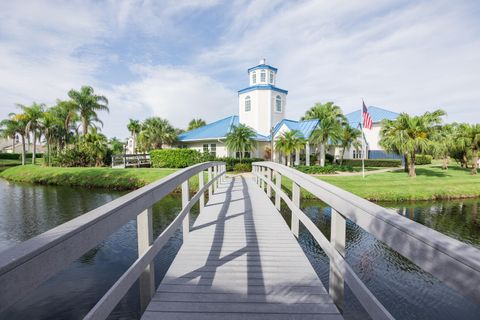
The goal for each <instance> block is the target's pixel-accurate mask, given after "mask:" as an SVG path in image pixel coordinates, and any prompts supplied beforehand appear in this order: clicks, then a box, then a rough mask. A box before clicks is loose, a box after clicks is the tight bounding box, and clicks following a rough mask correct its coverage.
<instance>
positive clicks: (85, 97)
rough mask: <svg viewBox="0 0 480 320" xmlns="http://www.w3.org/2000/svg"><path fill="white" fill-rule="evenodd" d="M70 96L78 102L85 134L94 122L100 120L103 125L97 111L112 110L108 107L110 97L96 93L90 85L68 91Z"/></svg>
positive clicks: (77, 106)
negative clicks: (78, 89)
mask: <svg viewBox="0 0 480 320" xmlns="http://www.w3.org/2000/svg"><path fill="white" fill-rule="evenodd" d="M68 96H69V97H70V98H71V99H72V100H73V101H74V102H75V104H76V110H77V111H78V112H79V114H80V119H81V121H82V127H83V134H84V135H86V134H87V133H88V128H89V127H90V126H92V124H93V122H99V123H100V124H102V125H103V123H102V121H100V119H99V118H98V115H97V111H107V112H109V111H110V110H109V109H108V99H107V98H106V97H105V96H101V95H96V94H95V92H94V90H93V88H92V87H90V86H83V87H81V88H80V91H76V90H74V89H72V90H70V91H69V92H68Z"/></svg>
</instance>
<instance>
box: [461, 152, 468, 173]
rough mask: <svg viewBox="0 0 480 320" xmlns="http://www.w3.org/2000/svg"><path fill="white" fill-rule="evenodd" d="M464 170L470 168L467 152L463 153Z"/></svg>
mask: <svg viewBox="0 0 480 320" xmlns="http://www.w3.org/2000/svg"><path fill="white" fill-rule="evenodd" d="M462 168H465V169H467V168H468V159H467V152H466V151H463V153H462Z"/></svg>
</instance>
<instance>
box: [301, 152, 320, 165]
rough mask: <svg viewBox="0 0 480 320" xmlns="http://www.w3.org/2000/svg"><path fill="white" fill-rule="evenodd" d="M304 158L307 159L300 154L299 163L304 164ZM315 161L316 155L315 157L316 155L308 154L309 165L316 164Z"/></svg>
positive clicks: (303, 154)
mask: <svg viewBox="0 0 480 320" xmlns="http://www.w3.org/2000/svg"><path fill="white" fill-rule="evenodd" d="M306 158H307V157H306V155H305V153H302V154H300V161H301V162H303V163H305V162H306ZM317 160H318V158H317V155H316V154H310V163H311V164H315V163H317Z"/></svg>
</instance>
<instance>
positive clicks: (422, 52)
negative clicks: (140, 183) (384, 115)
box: [0, 0, 480, 138]
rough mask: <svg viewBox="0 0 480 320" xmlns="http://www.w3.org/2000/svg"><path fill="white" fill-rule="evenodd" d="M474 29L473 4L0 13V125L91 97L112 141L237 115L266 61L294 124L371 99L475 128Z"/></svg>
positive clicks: (282, 4)
mask: <svg viewBox="0 0 480 320" xmlns="http://www.w3.org/2000/svg"><path fill="white" fill-rule="evenodd" d="M479 16H480V3H479V2H478V1H455V2H454V3H453V2H452V1H412V2H408V1H397V2H396V1H369V0H365V1H315V0H312V1H275V0H269V1H262V0H256V1H215V0H187V1H178V0H177V1H169V0H167V1H146V0H145V1H134V0H132V1H105V2H102V1H87V0H82V1H9V2H7V1H4V2H2V3H0V117H2V118H3V117H6V116H7V114H8V113H9V112H11V111H15V106H14V105H15V103H22V104H28V103H31V102H32V101H37V102H43V103H46V104H48V105H51V104H53V103H54V102H55V100H56V99H57V98H60V99H65V98H66V92H67V91H68V90H69V89H71V88H79V87H80V86H81V85H83V84H89V85H92V86H93V87H94V88H95V89H96V91H97V92H98V93H100V94H104V95H106V96H107V97H108V98H109V100H110V110H111V112H110V114H108V115H107V114H102V115H101V117H102V119H103V120H104V123H105V126H104V128H103V131H104V132H105V133H106V134H107V135H109V136H117V137H120V138H124V137H126V136H127V135H128V132H127V130H126V123H127V122H128V119H129V118H136V119H144V118H146V117H149V116H154V115H155V116H161V117H164V118H167V119H169V120H170V121H171V122H172V123H173V124H174V125H175V126H178V127H185V126H186V124H187V123H188V121H189V120H190V119H191V118H192V117H202V118H204V119H206V120H207V121H209V122H210V121H214V120H217V119H219V118H221V117H224V116H228V115H231V114H235V113H236V112H237V93H236V92H237V91H238V90H239V89H242V88H244V87H245V86H246V85H247V81H248V79H247V74H246V69H247V68H248V67H251V66H253V65H256V64H257V63H258V61H259V60H260V58H262V57H265V58H267V62H268V63H270V64H272V65H274V66H276V67H278V68H279V74H278V81H277V84H278V86H280V87H282V88H284V89H287V90H289V96H288V101H287V109H286V110H287V117H289V118H293V119H297V118H299V117H300V116H301V115H302V114H303V113H304V112H305V110H306V109H308V108H309V107H311V106H312V105H313V104H314V103H315V102H318V101H320V102H326V101H334V102H336V103H337V104H338V105H340V106H341V107H342V108H343V110H344V112H350V111H353V110H354V109H358V108H359V107H360V103H361V99H362V98H364V99H365V101H366V103H367V104H369V105H376V106H381V107H384V108H387V109H390V110H393V111H397V112H409V113H412V114H418V113H422V112H424V111H427V110H432V109H434V108H443V109H444V110H446V111H447V113H448V117H447V121H449V122H451V121H466V122H480V89H479V88H480V87H479V85H480V37H479V36H478V35H479V34H480V20H479V19H478V17H479Z"/></svg>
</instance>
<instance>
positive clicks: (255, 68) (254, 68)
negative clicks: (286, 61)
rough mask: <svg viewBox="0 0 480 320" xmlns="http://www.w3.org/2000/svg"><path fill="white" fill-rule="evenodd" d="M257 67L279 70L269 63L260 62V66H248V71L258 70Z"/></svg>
mask: <svg viewBox="0 0 480 320" xmlns="http://www.w3.org/2000/svg"><path fill="white" fill-rule="evenodd" d="M257 69H268V70H272V71H275V72H277V70H278V69H277V68H274V67H272V66H270V65H268V64H259V65H258V66H255V67H251V68H248V71H247V72H248V73H250V71H253V70H257Z"/></svg>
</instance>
